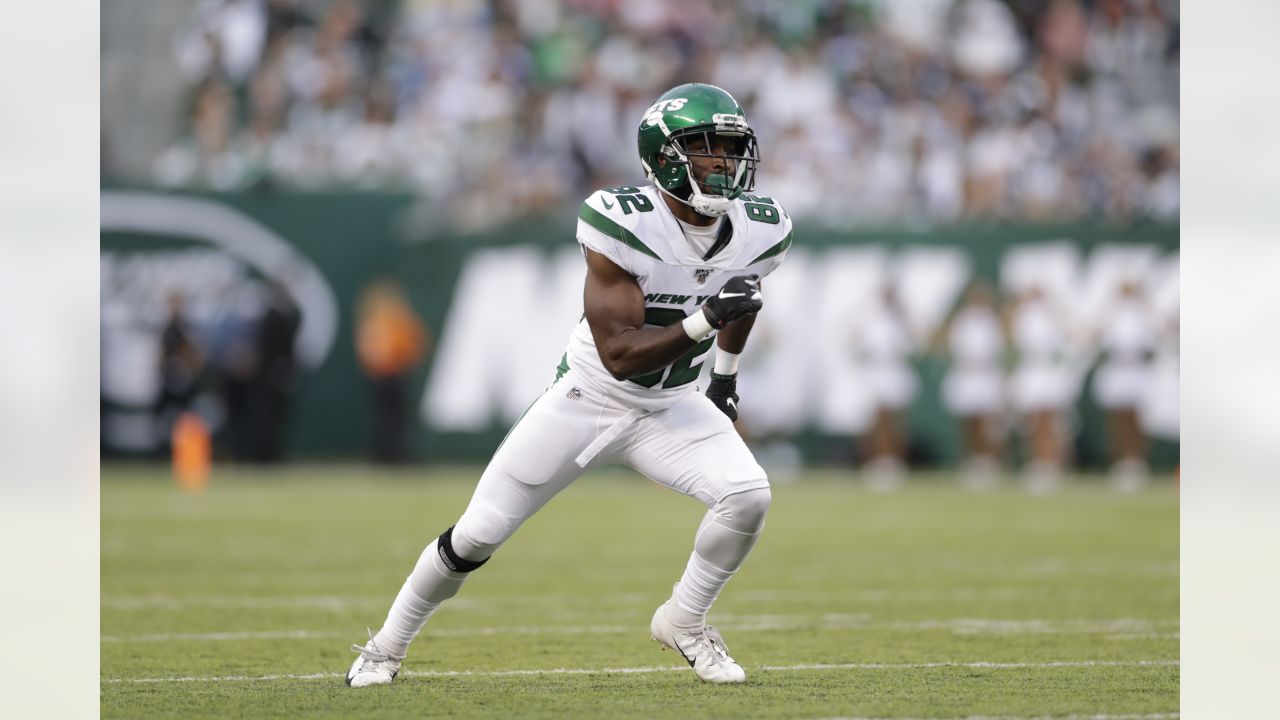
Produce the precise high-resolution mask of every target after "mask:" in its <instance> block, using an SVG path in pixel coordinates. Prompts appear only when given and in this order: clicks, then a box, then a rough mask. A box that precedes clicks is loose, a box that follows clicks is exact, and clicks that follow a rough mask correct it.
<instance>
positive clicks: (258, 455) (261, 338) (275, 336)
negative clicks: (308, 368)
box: [253, 280, 302, 463]
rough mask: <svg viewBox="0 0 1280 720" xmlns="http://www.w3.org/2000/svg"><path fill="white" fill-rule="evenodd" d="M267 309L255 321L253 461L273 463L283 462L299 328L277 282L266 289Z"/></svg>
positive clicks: (289, 301) (298, 317)
mask: <svg viewBox="0 0 1280 720" xmlns="http://www.w3.org/2000/svg"><path fill="white" fill-rule="evenodd" d="M266 301H267V306H266V308H265V310H264V312H263V314H262V317H261V319H259V320H258V331H257V334H256V337H255V340H256V343H255V345H256V351H257V356H258V367H257V371H258V372H257V376H256V378H255V382H254V398H253V412H254V420H253V428H254V438H253V459H254V460H255V461H257V462H262V463H274V462H279V461H280V460H281V459H283V445H284V438H285V428H286V425H287V424H288V420H289V399H290V396H292V395H293V392H294V390H295V389H296V388H297V368H298V363H297V358H296V357H295V356H294V347H293V345H294V341H295V340H296V339H297V337H298V329H299V327H300V326H301V325H302V316H301V314H300V313H299V311H298V306H297V304H295V303H294V301H293V298H291V297H289V291H288V290H287V289H286V288H285V286H284V285H283V284H282V283H280V282H279V281H278V280H276V281H272V282H271V283H270V284H268V286H267V297H266Z"/></svg>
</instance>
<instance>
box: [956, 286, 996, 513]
mask: <svg viewBox="0 0 1280 720" xmlns="http://www.w3.org/2000/svg"><path fill="white" fill-rule="evenodd" d="M944 335H945V338H946V343H947V355H948V357H949V358H950V368H949V369H948V370H947V374H946V377H945V378H944V379H943V381H942V401H943V405H944V406H945V407H946V408H947V411H948V412H950V413H951V415H952V416H953V417H955V418H956V419H957V420H959V422H960V428H961V437H962V438H963V442H964V467H963V472H962V474H961V480H962V481H963V482H964V483H965V485H966V486H968V487H969V488H970V489H971V490H984V489H987V488H990V487H992V486H993V485H994V484H995V483H996V482H997V481H998V479H999V472H1000V458H1001V456H1002V455H1003V444H1004V438H1003V430H1002V428H1001V427H1000V425H1001V416H1002V413H1003V411H1004V406H1005V378H1004V370H1003V369H1002V367H1001V362H1002V360H1003V356H1004V353H1005V349H1006V346H1007V336H1006V332H1005V327H1004V322H1003V320H1002V318H1001V316H1000V313H999V311H998V310H997V308H996V303H995V295H994V293H993V292H992V290H991V287H990V286H989V285H987V284H986V283H984V282H981V281H978V282H975V283H974V284H973V285H972V286H971V287H970V288H969V292H968V293H967V294H966V295H965V298H964V302H963V303H961V305H960V306H959V307H958V308H957V310H956V313H955V315H953V316H952V318H951V319H950V321H949V322H948V323H947V324H946V325H945V326H944V327H943V328H942V331H941V332H940V333H939V336H940V337H942V336H944Z"/></svg>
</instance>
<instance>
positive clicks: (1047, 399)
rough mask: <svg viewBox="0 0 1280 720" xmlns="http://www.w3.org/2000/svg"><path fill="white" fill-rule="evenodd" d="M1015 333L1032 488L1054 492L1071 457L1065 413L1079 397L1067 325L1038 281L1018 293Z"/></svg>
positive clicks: (1018, 395)
mask: <svg viewBox="0 0 1280 720" xmlns="http://www.w3.org/2000/svg"><path fill="white" fill-rule="evenodd" d="M1010 335H1011V337H1012V341H1013V346H1014V349H1015V352H1016V355H1017V365H1016V367H1015V369H1014V371H1013V378H1012V388H1011V389H1012V395H1013V405H1014V409H1015V410H1017V411H1018V413H1019V415H1021V417H1022V419H1023V420H1024V421H1025V425H1024V427H1023V430H1024V432H1026V434H1027V437H1028V445H1029V448H1028V449H1029V452H1028V454H1027V455H1028V457H1027V464H1026V466H1025V474H1026V483H1027V489H1028V490H1029V491H1031V492H1037V493H1039V492H1049V491H1052V490H1054V489H1056V487H1057V486H1058V483H1059V482H1060V481H1061V476H1062V469H1063V466H1064V465H1065V463H1066V461H1067V431H1066V420H1067V418H1066V414H1067V409H1068V408H1069V406H1070V405H1071V402H1072V401H1073V400H1074V398H1075V387H1074V386H1075V382H1074V380H1073V377H1072V371H1071V367H1070V358H1071V347H1070V342H1071V339H1070V337H1069V335H1068V326H1067V323H1066V321H1065V318H1064V317H1063V316H1062V314H1061V313H1060V312H1059V310H1058V308H1057V307H1055V306H1054V304H1053V301H1052V300H1050V298H1049V297H1048V295H1047V293H1046V292H1045V289H1044V288H1043V287H1040V286H1038V285H1033V286H1031V287H1029V288H1027V289H1026V290H1025V291H1024V292H1023V293H1022V295H1021V296H1020V297H1019V298H1018V301H1017V303H1016V306H1015V307H1014V309H1013V313H1012V318H1011V321H1010Z"/></svg>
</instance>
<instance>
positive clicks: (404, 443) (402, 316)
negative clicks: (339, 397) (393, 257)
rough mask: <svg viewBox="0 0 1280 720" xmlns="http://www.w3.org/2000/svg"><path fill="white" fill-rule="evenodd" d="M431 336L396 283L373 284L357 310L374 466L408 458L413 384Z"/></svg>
mask: <svg viewBox="0 0 1280 720" xmlns="http://www.w3.org/2000/svg"><path fill="white" fill-rule="evenodd" d="M430 346H431V335H430V333H428V332H427V329H426V327H424V326H423V324H422V321H421V320H420V319H419V318H418V316H417V315H416V314H415V313H414V312H413V308H412V307H410V306H409V302H408V301H407V300H406V299H405V297H404V293H403V291H402V290H401V289H400V286H399V285H398V284H397V283H396V282H395V281H393V280H388V279H383V280H378V281H376V282H374V283H372V284H371V285H370V286H369V287H368V288H366V289H365V291H364V293H363V294H362V295H361V297H360V304H359V306H358V307H357V309H356V355H357V357H358V358H359V360H360V367H361V368H362V369H363V370H364V374H365V376H366V377H367V378H368V379H369V391H370V392H369V396H370V400H371V402H370V406H371V407H372V409H373V435H372V438H371V442H370V449H371V451H372V458H373V461H374V462H378V463H387V464H395V463H402V462H404V461H405V460H407V459H408V457H409V430H410V428H411V427H412V424H411V423H410V412H409V382H410V380H411V376H412V375H413V371H414V370H415V369H417V367H418V366H419V365H420V364H421V363H422V359H423V357H424V356H425V355H426V353H427V352H428V351H429V350H430Z"/></svg>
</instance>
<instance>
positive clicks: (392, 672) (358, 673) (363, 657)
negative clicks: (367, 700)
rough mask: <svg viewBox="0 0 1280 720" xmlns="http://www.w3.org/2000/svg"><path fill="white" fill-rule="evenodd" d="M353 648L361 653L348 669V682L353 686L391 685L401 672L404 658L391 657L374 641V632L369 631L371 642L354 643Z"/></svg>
mask: <svg viewBox="0 0 1280 720" xmlns="http://www.w3.org/2000/svg"><path fill="white" fill-rule="evenodd" d="M351 649H352V650H354V651H356V652H358V653H360V657H358V658H356V661H355V662H353V663H351V669H350V670H348V671H347V684H348V685H350V686H351V687H353V688H358V687H368V686H370V685H390V684H391V681H392V680H395V679H396V675H399V674H400V661H401V660H403V659H404V658H394V657H391V655H390V654H388V653H387V651H386V650H383V649H382V648H381V647H379V646H378V643H376V642H374V640H373V633H369V642H367V643H365V645H364V646H363V647H361V646H360V645H352V646H351Z"/></svg>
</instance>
